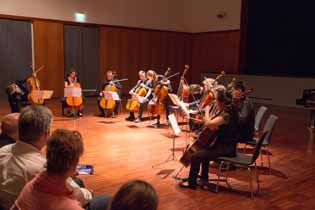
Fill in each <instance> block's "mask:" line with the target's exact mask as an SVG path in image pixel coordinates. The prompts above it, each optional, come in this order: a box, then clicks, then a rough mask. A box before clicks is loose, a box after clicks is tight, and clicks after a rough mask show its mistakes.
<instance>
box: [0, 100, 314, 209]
mask: <svg viewBox="0 0 315 210" xmlns="http://www.w3.org/2000/svg"><path fill="white" fill-rule="evenodd" d="M1 104H2V105H1V109H0V114H1V115H3V114H5V113H7V112H8V111H9V109H8V106H7V104H6V103H1ZM48 107H50V108H51V109H52V110H53V112H54V114H55V118H54V122H53V128H69V129H76V130H79V131H80V132H81V133H82V134H83V136H84V143H85V153H84V156H83V157H82V159H81V163H85V164H92V165H94V168H95V173H94V175H86V176H81V177H82V178H83V179H84V181H85V183H86V186H87V187H88V188H90V189H93V190H94V191H95V193H96V194H102V193H106V194H114V193H115V192H116V190H117V189H118V188H119V187H120V186H121V184H123V183H124V182H126V181H127V180H131V179H143V180H146V181H148V182H150V183H152V184H153V185H154V187H155V188H156V190H157V191H158V194H159V199H160V205H159V209H160V210H177V209H180V210H188V209H198V210H210V209H216V210H223V209H226V210H227V209H229V210H231V209H248V210H251V209H259V210H262V209H266V210H267V209H268V210H276V209H282V210H310V209H315V200H314V195H315V187H314V185H315V164H314V160H315V154H314V151H313V150H314V145H313V141H311V140H310V138H309V137H310V132H309V130H308V129H307V124H308V112H307V111H306V110H303V109H295V108H283V107H274V106H268V108H269V109H268V113H267V115H269V114H270V113H273V114H276V115H277V116H279V121H278V123H277V126H276V128H275V131H274V134H273V138H272V142H271V145H270V152H271V154H272V156H271V164H272V172H271V175H269V173H268V170H267V169H266V167H260V168H259V173H260V175H259V179H260V185H261V191H260V193H259V194H258V195H256V196H255V198H254V199H250V194H249V192H248V189H249V185H248V183H247V181H248V177H247V174H246V171H243V170H240V171H233V172H231V173H230V176H231V178H230V184H231V186H232V188H233V190H230V189H228V188H227V187H225V185H224V184H222V186H223V187H222V188H221V190H220V191H219V193H213V192H211V191H206V190H201V189H199V190H188V189H181V188H179V187H178V185H177V181H175V180H174V179H173V178H172V177H173V176H174V175H175V174H176V171H177V170H178V169H179V167H180V166H181V165H180V164H179V163H178V162H176V161H172V162H168V163H165V164H162V165H159V166H157V167H154V168H152V166H154V165H156V164H159V163H161V162H163V161H164V160H165V159H167V158H168V156H169V155H170V150H169V149H170V148H171V146H172V139H171V138H170V136H171V134H172V133H171V130H169V129H168V128H167V127H166V128H161V129H154V128H148V127H147V125H149V122H148V121H146V122H142V123H140V124H134V123H130V122H125V121H124V118H125V117H126V115H127V114H126V113H124V114H120V115H119V116H118V117H116V118H101V117H98V116H97V113H98V112H97V109H96V103H95V101H94V100H91V99H88V100H87V103H86V109H85V116H84V117H83V118H80V119H76V120H73V119H70V118H64V117H61V116H60V104H59V102H58V101H52V102H49V103H48ZM263 124H264V122H263ZM185 144H186V134H185V133H182V134H181V135H180V137H178V138H176V148H183V147H184V146H185ZM180 155H181V152H176V157H177V158H179V157H180ZM265 162H266V159H265ZM258 165H260V159H259V161H258ZM211 171H212V172H214V171H215V170H213V169H211ZM187 172H188V170H187V169H184V170H183V173H182V174H181V175H182V176H186V175H187Z"/></svg>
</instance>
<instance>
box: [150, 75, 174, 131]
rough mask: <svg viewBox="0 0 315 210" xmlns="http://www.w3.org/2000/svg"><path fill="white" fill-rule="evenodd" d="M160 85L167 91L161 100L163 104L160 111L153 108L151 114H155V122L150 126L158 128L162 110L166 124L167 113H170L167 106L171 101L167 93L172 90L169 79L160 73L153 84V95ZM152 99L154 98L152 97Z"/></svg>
mask: <svg viewBox="0 0 315 210" xmlns="http://www.w3.org/2000/svg"><path fill="white" fill-rule="evenodd" d="M158 85H159V87H158ZM162 87H165V90H167V93H166V96H165V97H164V99H163V101H162V104H163V105H162V106H163V110H162V112H160V111H158V110H156V108H157V107H155V110H153V113H152V114H156V123H154V124H153V125H152V127H154V128H158V127H159V126H160V118H161V114H163V112H164V113H165V115H166V119H167V121H166V123H167V124H168V115H169V114H170V108H169V106H170V103H171V101H170V99H169V96H168V93H171V92H172V91H173V89H172V85H171V81H170V80H169V79H167V78H166V77H164V76H162V75H161V77H159V78H158V79H157V82H156V84H155V86H154V90H155V92H154V93H153V95H154V94H157V93H156V91H159V90H158V89H160V88H162ZM154 97H155V95H154ZM152 100H154V99H152Z"/></svg>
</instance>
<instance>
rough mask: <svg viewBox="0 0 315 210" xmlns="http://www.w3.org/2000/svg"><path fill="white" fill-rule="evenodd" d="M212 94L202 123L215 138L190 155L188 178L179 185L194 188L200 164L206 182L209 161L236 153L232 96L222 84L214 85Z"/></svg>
mask: <svg viewBox="0 0 315 210" xmlns="http://www.w3.org/2000/svg"><path fill="white" fill-rule="evenodd" d="M214 94H215V98H216V100H215V102H214V103H213V104H212V105H211V106H210V105H206V107H205V116H204V123H205V126H207V128H209V129H210V130H211V132H215V135H214V136H215V137H216V138H215V140H214V141H213V143H211V144H210V145H209V144H208V146H207V147H205V148H203V149H201V150H198V151H197V152H195V153H194V154H193V155H192V158H191V166H190V171H189V177H188V180H187V181H183V182H181V183H180V187H183V188H191V189H196V186H197V178H198V174H199V171H200V166H201V175H200V179H201V181H204V182H206V183H207V182H208V176H209V175H208V173H209V162H210V161H215V160H216V158H218V157H219V156H229V157H234V156H235V155H236V145H237V140H238V123H237V122H238V119H237V113H236V111H235V110H234V109H233V106H232V105H231V103H232V96H231V94H230V93H229V92H227V91H226V88H225V87H224V86H222V85H219V86H217V87H215V90H214ZM209 140H210V139H209ZM212 140H213V139H212Z"/></svg>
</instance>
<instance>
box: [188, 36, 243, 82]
mask: <svg viewBox="0 0 315 210" xmlns="http://www.w3.org/2000/svg"><path fill="white" fill-rule="evenodd" d="M239 48H240V31H239V30H235V31H234V30H233V31H222V32H209V33H200V34H194V35H193V43H192V67H193V71H194V73H193V74H192V75H191V76H192V77H191V79H192V81H193V82H200V79H201V74H202V73H206V72H221V71H222V70H224V71H225V72H226V73H232V74H237V73H239V54H240V49H239Z"/></svg>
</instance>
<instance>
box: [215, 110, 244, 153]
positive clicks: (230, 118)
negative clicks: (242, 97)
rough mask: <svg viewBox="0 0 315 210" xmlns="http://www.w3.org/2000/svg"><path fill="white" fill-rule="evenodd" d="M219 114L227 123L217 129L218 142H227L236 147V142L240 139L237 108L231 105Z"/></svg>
mask: <svg viewBox="0 0 315 210" xmlns="http://www.w3.org/2000/svg"><path fill="white" fill-rule="evenodd" d="M213 107H214V106H213ZM212 109H213V108H212ZM217 116H221V117H222V118H223V119H224V121H225V123H224V124H223V125H220V126H219V127H218V130H217V131H216V136H217V140H216V144H226V145H230V146H233V147H235V148H236V144H237V141H238V139H239V133H238V130H239V128H238V123H237V122H238V116H237V112H236V110H235V109H234V108H233V107H231V106H229V107H226V108H225V109H224V110H223V111H221V113H219V114H218V115H217Z"/></svg>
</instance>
